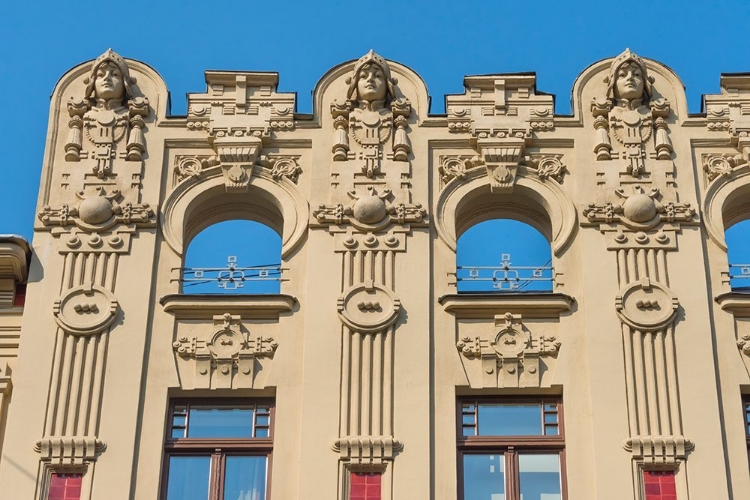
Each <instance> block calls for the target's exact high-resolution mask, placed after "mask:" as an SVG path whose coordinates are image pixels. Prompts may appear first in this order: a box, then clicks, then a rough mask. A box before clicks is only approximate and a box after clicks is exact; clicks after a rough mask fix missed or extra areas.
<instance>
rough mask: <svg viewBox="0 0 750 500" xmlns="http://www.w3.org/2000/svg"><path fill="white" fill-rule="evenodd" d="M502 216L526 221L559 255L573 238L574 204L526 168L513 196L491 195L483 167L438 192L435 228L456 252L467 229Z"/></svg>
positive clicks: (554, 187) (553, 184)
mask: <svg viewBox="0 0 750 500" xmlns="http://www.w3.org/2000/svg"><path fill="white" fill-rule="evenodd" d="M504 214H508V215H511V216H512V218H515V219H517V220H520V221H521V222H525V223H527V224H529V225H531V226H532V227H534V228H535V229H537V230H539V231H540V232H541V233H542V234H543V235H545V236H546V237H547V239H548V240H549V242H550V245H551V247H552V252H553V253H554V254H555V255H559V253H560V251H561V250H562V249H563V248H564V247H565V245H566V243H567V242H568V241H569V240H570V238H571V236H572V235H573V231H574V230H575V227H576V220H577V213H576V208H575V205H574V204H573V201H572V200H571V199H570V198H569V197H568V196H567V195H566V194H565V192H564V191H563V190H562V189H561V188H560V186H559V185H558V184H557V183H556V182H554V181H550V180H546V181H542V180H540V179H539V178H538V177H537V176H536V174H534V173H532V172H531V170H529V169H527V168H526V167H523V166H521V167H519V169H518V175H517V177H516V183H515V186H514V188H513V193H512V194H509V195H505V194H497V193H492V192H491V191H490V178H489V177H488V176H487V172H486V170H485V169H484V168H475V169H472V170H469V171H468V172H467V173H466V176H465V177H464V179H458V178H456V179H453V180H452V181H451V182H449V183H448V184H447V185H446V186H445V189H443V191H442V192H441V193H440V196H439V197H438V200H437V207H436V210H435V228H436V229H437V233H438V236H439V237H440V239H441V240H443V241H444V242H445V244H446V245H448V247H449V248H450V249H451V250H453V251H454V252H455V251H456V243H457V241H458V237H459V236H460V235H461V233H463V231H465V230H466V229H468V228H469V227H471V226H473V225H475V224H478V223H479V222H482V221H484V220H488V219H492V218H497V217H502V216H503V215H504Z"/></svg>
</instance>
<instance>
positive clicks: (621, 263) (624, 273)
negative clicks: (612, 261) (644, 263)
mask: <svg viewBox="0 0 750 500" xmlns="http://www.w3.org/2000/svg"><path fill="white" fill-rule="evenodd" d="M626 252H627V251H626V250H623V249H622V248H621V249H619V250H618V251H617V279H618V281H619V285H620V286H624V285H625V284H626V283H627V282H628V266H627V264H626V261H625V254H626Z"/></svg>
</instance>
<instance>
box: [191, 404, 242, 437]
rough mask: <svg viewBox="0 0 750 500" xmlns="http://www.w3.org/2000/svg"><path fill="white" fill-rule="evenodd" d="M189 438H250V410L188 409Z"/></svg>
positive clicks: (194, 407) (197, 407) (195, 407)
mask: <svg viewBox="0 0 750 500" xmlns="http://www.w3.org/2000/svg"><path fill="white" fill-rule="evenodd" d="M188 427H189V429H188V437H190V438H251V437H253V410H252V408H209V407H200V406H193V407H191V408H190V417H189V424H188Z"/></svg>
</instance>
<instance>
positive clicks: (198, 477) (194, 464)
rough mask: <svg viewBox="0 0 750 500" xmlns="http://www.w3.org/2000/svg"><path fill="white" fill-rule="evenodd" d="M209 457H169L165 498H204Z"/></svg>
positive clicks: (204, 499) (188, 499) (207, 478)
mask: <svg viewBox="0 0 750 500" xmlns="http://www.w3.org/2000/svg"><path fill="white" fill-rule="evenodd" d="M210 471H211V457H178V456H172V457H169V483H168V485H167V500H206V499H207V498H208V481H209V478H210Z"/></svg>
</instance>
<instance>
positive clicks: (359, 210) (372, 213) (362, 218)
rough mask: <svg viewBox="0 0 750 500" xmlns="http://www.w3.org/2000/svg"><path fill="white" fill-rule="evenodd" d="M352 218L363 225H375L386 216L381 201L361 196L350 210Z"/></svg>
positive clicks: (386, 212)
mask: <svg viewBox="0 0 750 500" xmlns="http://www.w3.org/2000/svg"><path fill="white" fill-rule="evenodd" d="M352 213H353V215H354V218H355V219H357V220H358V221H359V222H364V223H365V224H376V223H378V222H380V221H381V220H383V219H384V218H385V216H386V215H387V214H388V211H387V209H386V208H385V203H384V202H383V200H381V199H380V198H378V197H377V196H373V195H370V196H363V197H362V198H360V199H358V200H357V202H356V203H355V204H354V207H353V209H352Z"/></svg>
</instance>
